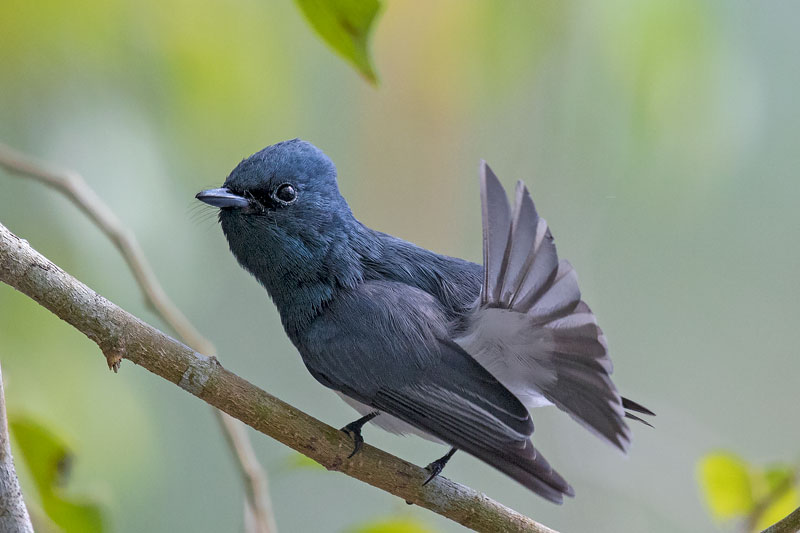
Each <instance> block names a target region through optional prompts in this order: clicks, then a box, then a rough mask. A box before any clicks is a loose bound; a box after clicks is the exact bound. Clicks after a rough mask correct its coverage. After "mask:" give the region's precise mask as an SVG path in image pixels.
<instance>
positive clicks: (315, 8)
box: [295, 0, 381, 84]
mask: <svg viewBox="0 0 800 533" xmlns="http://www.w3.org/2000/svg"><path fill="white" fill-rule="evenodd" d="M295 1H296V2H297V5H298V6H299V7H300V9H301V10H302V12H303V15H305V17H306V19H307V20H308V22H309V24H311V27H312V28H314V30H315V31H316V32H317V33H318V34H319V36H320V37H322V39H323V40H324V41H325V42H326V43H328V45H329V46H330V47H331V48H333V49H334V50H335V51H336V52H337V53H338V54H340V55H341V56H342V57H344V58H345V59H346V60H348V61H350V62H351V63H352V64H353V65H354V66H355V67H356V68H357V69H358V71H359V72H361V74H362V75H363V76H364V77H365V78H367V80H369V81H370V82H371V83H373V84H377V83H378V77H377V75H376V74H375V69H374V67H373V66H372V59H371V58H370V52H369V37H370V33H371V32H372V25H373V24H374V22H375V18H376V17H377V16H378V13H379V12H380V9H381V4H380V2H379V1H378V0H295Z"/></svg>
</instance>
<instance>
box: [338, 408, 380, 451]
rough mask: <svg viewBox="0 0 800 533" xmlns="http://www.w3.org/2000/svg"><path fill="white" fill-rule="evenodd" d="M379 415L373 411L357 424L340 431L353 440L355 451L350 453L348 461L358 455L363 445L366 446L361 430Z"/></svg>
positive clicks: (351, 423)
mask: <svg viewBox="0 0 800 533" xmlns="http://www.w3.org/2000/svg"><path fill="white" fill-rule="evenodd" d="M379 414H380V413H379V412H378V411H372V412H371V413H368V414H366V415H364V416H362V417H361V418H359V419H358V420H356V421H355V422H350V423H349V424H347V425H346V426H345V427H343V428H342V429H341V430H340V431H343V432H345V433H347V434H348V435H350V436H351V437H352V438H353V451H352V452H351V453H350V455H348V456H347V458H348V459H350V458H351V457H353V456H354V455H355V454H357V453H358V451H359V450H360V449H361V445H362V444H364V437H362V436H361V428H362V427H364V424H366V423H367V422H369V421H370V420H372V419H373V418H375V417H376V416H378V415H379Z"/></svg>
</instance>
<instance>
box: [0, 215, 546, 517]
mask: <svg viewBox="0 0 800 533" xmlns="http://www.w3.org/2000/svg"><path fill="white" fill-rule="evenodd" d="M0 281H3V282H5V283H7V284H8V285H10V286H12V287H14V288H15V289H17V290H18V291H20V292H22V293H24V294H26V295H27V296H29V297H31V298H32V299H33V300H35V301H36V302H38V303H39V304H40V305H42V306H44V307H45V308H47V309H49V310H50V311H51V312H53V313H54V314H55V315H57V316H58V317H59V318H61V319H63V320H65V321H66V322H68V323H69V324H71V325H72V326H73V327H75V328H76V329H77V330H78V331H80V332H82V333H83V334H84V335H86V336H87V337H88V338H90V339H91V340H92V341H94V342H95V343H97V345H98V346H99V347H100V349H101V350H102V352H103V354H104V355H105V357H106V361H107V363H108V365H109V368H113V367H114V366H118V365H119V363H120V362H121V360H122V359H127V360H129V361H131V362H133V363H135V364H137V365H140V366H142V367H144V368H146V369H147V370H149V371H150V372H153V373H154V374H157V375H159V376H161V377H163V378H164V379H166V380H167V381H170V382H171V383H174V384H176V385H178V386H179V387H181V388H183V389H184V390H186V391H188V392H189V393H191V394H193V395H195V396H197V397H198V398H200V399H202V400H204V401H205V402H207V403H209V404H210V405H213V406H214V407H216V408H218V409H220V410H222V411H225V412H226V413H228V414H229V415H231V416H233V417H234V418H237V419H239V420H241V421H242V422H244V423H245V424H247V425H249V426H251V427H253V428H254V429H256V430H257V431H260V432H261V433H264V434H265V435H268V436H270V437H273V438H275V439H277V440H278V441H280V442H282V443H283V444H285V445H287V446H289V447H290V448H293V449H295V450H297V451H299V452H300V453H303V454H304V455H306V456H308V457H310V458H311V459H314V460H315V461H317V462H318V463H320V464H322V465H323V466H325V467H326V468H327V469H329V470H335V471H339V472H342V473H344V474H346V475H348V476H351V477H354V478H356V479H359V480H361V481H364V482H366V483H368V484H370V485H372V486H374V487H377V488H380V489H382V490H384V491H386V492H389V493H391V494H394V495H396V496H399V497H400V498H403V499H404V500H406V501H408V502H410V503H414V504H417V505H420V506H422V507H425V508H427V509H430V510H431V511H434V512H436V513H438V514H440V515H442V516H445V517H447V518H450V519H451V520H454V521H456V522H458V523H460V524H462V525H464V526H466V527H469V528H472V529H474V530H476V531H483V532H506V531H521V532H533V533H555V532H554V531H553V530H552V529H550V528H548V527H546V526H543V525H541V524H539V523H537V522H536V521H534V520H532V519H530V518H528V517H526V516H524V515H521V514H519V513H517V512H516V511H513V510H512V509H509V508H508V507H505V506H503V505H502V504H500V503H497V502H495V501H493V500H491V499H490V498H488V497H486V496H485V495H483V494H480V493H478V492H476V491H475V490H473V489H470V488H468V487H465V486H463V485H460V484H458V483H455V482H453V481H450V480H448V479H446V478H443V477H441V476H440V477H437V478H435V479H434V480H433V481H432V482H431V483H429V484H428V485H425V486H423V485H422V482H423V481H424V480H425V479H426V478H427V472H426V471H425V470H423V469H422V468H419V467H417V466H415V465H412V464H410V463H408V462H406V461H403V460H402V459H399V458H397V457H395V456H393V455H391V454H388V453H386V452H384V451H381V450H379V449H377V448H374V447H372V446H369V445H365V446H364V448H363V449H362V451H361V452H360V453H359V454H357V455H356V456H355V457H353V458H352V459H347V454H348V452H349V451H350V448H351V447H352V442H351V440H350V438H349V437H347V436H346V435H344V434H343V433H342V432H341V431H339V430H337V429H335V428H332V427H330V426H328V425H326V424H324V423H322V422H320V421H319V420H317V419H315V418H313V417H311V416H309V415H307V414H305V413H303V412H302V411H300V410H298V409H295V408H294V407H292V406H291V405H289V404H287V403H285V402H283V401H281V400H279V399H278V398H275V397H274V396H271V395H270V394H268V393H266V392H264V391H263V390H261V389H259V388H257V387H255V386H254V385H252V384H251V383H249V382H247V381H246V380H244V379H242V378H241V377H239V376H237V375H236V374H233V373H231V372H229V371H228V370H226V369H225V368H223V367H222V365H220V364H219V362H218V361H217V359H216V358H214V357H208V356H205V355H202V354H200V353H198V352H196V351H194V350H192V349H191V348H189V347H188V346H185V345H184V344H182V343H180V342H178V341H176V340H174V339H172V338H170V337H168V336H167V335H166V334H164V333H162V332H161V331H159V330H157V329H155V328H153V327H152V326H150V325H148V324H146V323H144V322H143V321H141V320H139V319H138V318H136V317H135V316H133V315H131V314H130V313H128V312H126V311H124V310H123V309H121V308H119V307H117V306H116V305H114V304H113V303H112V302H110V301H109V300H107V299H105V298H104V297H102V296H101V295H99V294H97V293H96V292H94V291H93V290H92V289H90V288H89V287H87V286H86V285H84V284H83V283H81V282H80V281H78V280H76V279H75V278H73V277H72V276H70V275H69V274H67V273H66V272H64V271H63V270H62V269H61V268H59V267H58V266H56V265H55V264H54V263H52V262H51V261H49V260H48V259H47V258H45V257H44V256H42V255H41V254H39V253H38V252H37V251H36V250H34V249H33V248H32V247H31V246H30V245H29V244H28V243H27V241H25V240H23V239H20V238H19V237H17V236H16V235H14V234H13V233H11V232H10V231H9V230H8V229H7V228H6V227H5V226H3V225H2V224H0Z"/></svg>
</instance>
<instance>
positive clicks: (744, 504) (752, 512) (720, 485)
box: [698, 451, 800, 531]
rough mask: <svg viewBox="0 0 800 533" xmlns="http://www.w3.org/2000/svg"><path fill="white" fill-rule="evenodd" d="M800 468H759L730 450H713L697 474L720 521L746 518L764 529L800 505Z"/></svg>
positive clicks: (750, 522) (703, 490)
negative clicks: (799, 472) (799, 469)
mask: <svg viewBox="0 0 800 533" xmlns="http://www.w3.org/2000/svg"><path fill="white" fill-rule="evenodd" d="M797 470H798V469H797V468H796V467H793V466H791V465H782V464H781V465H771V466H768V467H766V468H758V467H755V466H753V465H751V464H749V463H748V462H747V461H745V460H744V459H742V458H741V457H739V456H738V455H736V454H733V453H730V452H724V451H720V452H713V453H709V454H707V455H706V456H704V457H703V458H702V459H701V460H700V462H699V464H698V477H699V481H700V486H701V489H702V492H703V495H704V496H705V499H706V503H707V505H708V507H709V510H710V511H711V514H712V516H713V517H714V519H715V520H717V521H720V522H722V521H727V520H739V519H741V520H744V521H745V522H746V523H748V524H750V525H751V526H752V530H753V531H761V530H762V529H765V528H767V527H769V526H771V525H772V524H774V523H776V522H778V521H779V520H781V519H782V518H784V517H785V516H786V515H788V514H789V513H791V512H792V511H793V510H795V509H796V508H797V507H800V480H799V479H798V477H797Z"/></svg>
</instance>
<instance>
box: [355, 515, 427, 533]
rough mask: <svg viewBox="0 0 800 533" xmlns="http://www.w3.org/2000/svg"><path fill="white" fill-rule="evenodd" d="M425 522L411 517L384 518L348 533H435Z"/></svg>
mask: <svg viewBox="0 0 800 533" xmlns="http://www.w3.org/2000/svg"><path fill="white" fill-rule="evenodd" d="M434 531H435V530H434V529H431V528H430V527H428V526H427V525H425V524H424V523H423V522H421V521H419V520H415V519H413V518H409V517H397V518H384V519H381V520H376V521H373V522H366V523H364V524H362V525H360V526H358V527H356V528H354V529H351V530H348V533H434Z"/></svg>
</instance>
